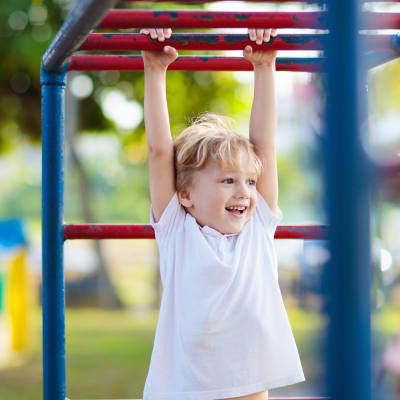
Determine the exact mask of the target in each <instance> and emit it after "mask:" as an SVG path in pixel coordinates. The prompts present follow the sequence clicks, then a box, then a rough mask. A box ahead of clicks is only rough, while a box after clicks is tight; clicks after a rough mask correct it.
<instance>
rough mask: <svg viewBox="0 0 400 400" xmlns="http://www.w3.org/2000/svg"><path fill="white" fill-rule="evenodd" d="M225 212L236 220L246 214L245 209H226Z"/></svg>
mask: <svg viewBox="0 0 400 400" xmlns="http://www.w3.org/2000/svg"><path fill="white" fill-rule="evenodd" d="M225 210H226V211H228V212H229V213H230V214H232V215H233V216H235V217H236V218H237V217H241V216H242V215H243V214H244V213H245V212H246V210H247V207H245V206H243V207H226V208H225Z"/></svg>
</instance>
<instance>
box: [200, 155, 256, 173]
mask: <svg viewBox="0 0 400 400" xmlns="http://www.w3.org/2000/svg"><path fill="white" fill-rule="evenodd" d="M203 170H204V172H205V173H207V174H213V175H224V174H239V175H240V174H243V175H252V176H253V175H257V171H256V168H255V166H254V163H253V162H252V160H251V159H249V157H248V156H247V155H246V158H241V160H240V161H238V162H237V163H235V165H229V164H227V165H222V163H220V162H218V161H215V160H212V159H210V160H208V161H207V163H206V165H205V167H204V168H203Z"/></svg>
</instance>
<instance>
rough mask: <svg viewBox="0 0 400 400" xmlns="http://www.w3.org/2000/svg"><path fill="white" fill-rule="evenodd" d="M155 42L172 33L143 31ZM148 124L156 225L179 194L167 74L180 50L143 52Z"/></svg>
mask: <svg viewBox="0 0 400 400" xmlns="http://www.w3.org/2000/svg"><path fill="white" fill-rule="evenodd" d="M141 33H145V34H150V35H151V37H152V38H153V39H158V40H159V41H164V38H165V37H166V38H168V37H170V36H171V29H142V30H141ZM142 55H143V62H144V78H145V79H144V81H145V91H144V122H145V127H146V137H147V146H148V149H149V172H150V198H151V204H152V210H153V217H154V221H156V222H157V221H158V220H159V219H160V217H161V215H162V213H163V211H164V209H165V207H166V206H167V204H168V202H169V201H170V200H171V197H172V196H173V194H174V193H175V172H174V149H173V142H172V137H171V129H170V125H169V116H168V106H167V95H166V72H167V67H168V65H169V64H170V63H171V62H172V61H174V60H175V59H176V57H177V56H178V53H177V51H176V49H174V48H172V47H170V46H165V47H164V49H163V51H143V52H142Z"/></svg>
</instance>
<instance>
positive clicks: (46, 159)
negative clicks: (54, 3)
mask: <svg viewBox="0 0 400 400" xmlns="http://www.w3.org/2000/svg"><path fill="white" fill-rule="evenodd" d="M41 84H42V257H43V266H42V281H43V283H42V287H43V294H42V309H43V392H44V395H43V398H44V400H65V397H66V389H65V295H64V290H65V288H64V269H63V233H62V229H63V217H64V199H63V194H64V173H63V163H64V92H65V85H66V67H65V68H64V69H63V70H62V71H59V72H57V73H48V72H46V71H45V70H44V69H43V68H42V71H41Z"/></svg>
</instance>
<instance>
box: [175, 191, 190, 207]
mask: <svg viewBox="0 0 400 400" xmlns="http://www.w3.org/2000/svg"><path fill="white" fill-rule="evenodd" d="M178 199H179V203H181V204H182V206H183V207H186V208H190V207H192V206H193V201H192V200H191V198H190V192H189V191H187V190H182V191H181V192H179V193H178Z"/></svg>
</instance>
